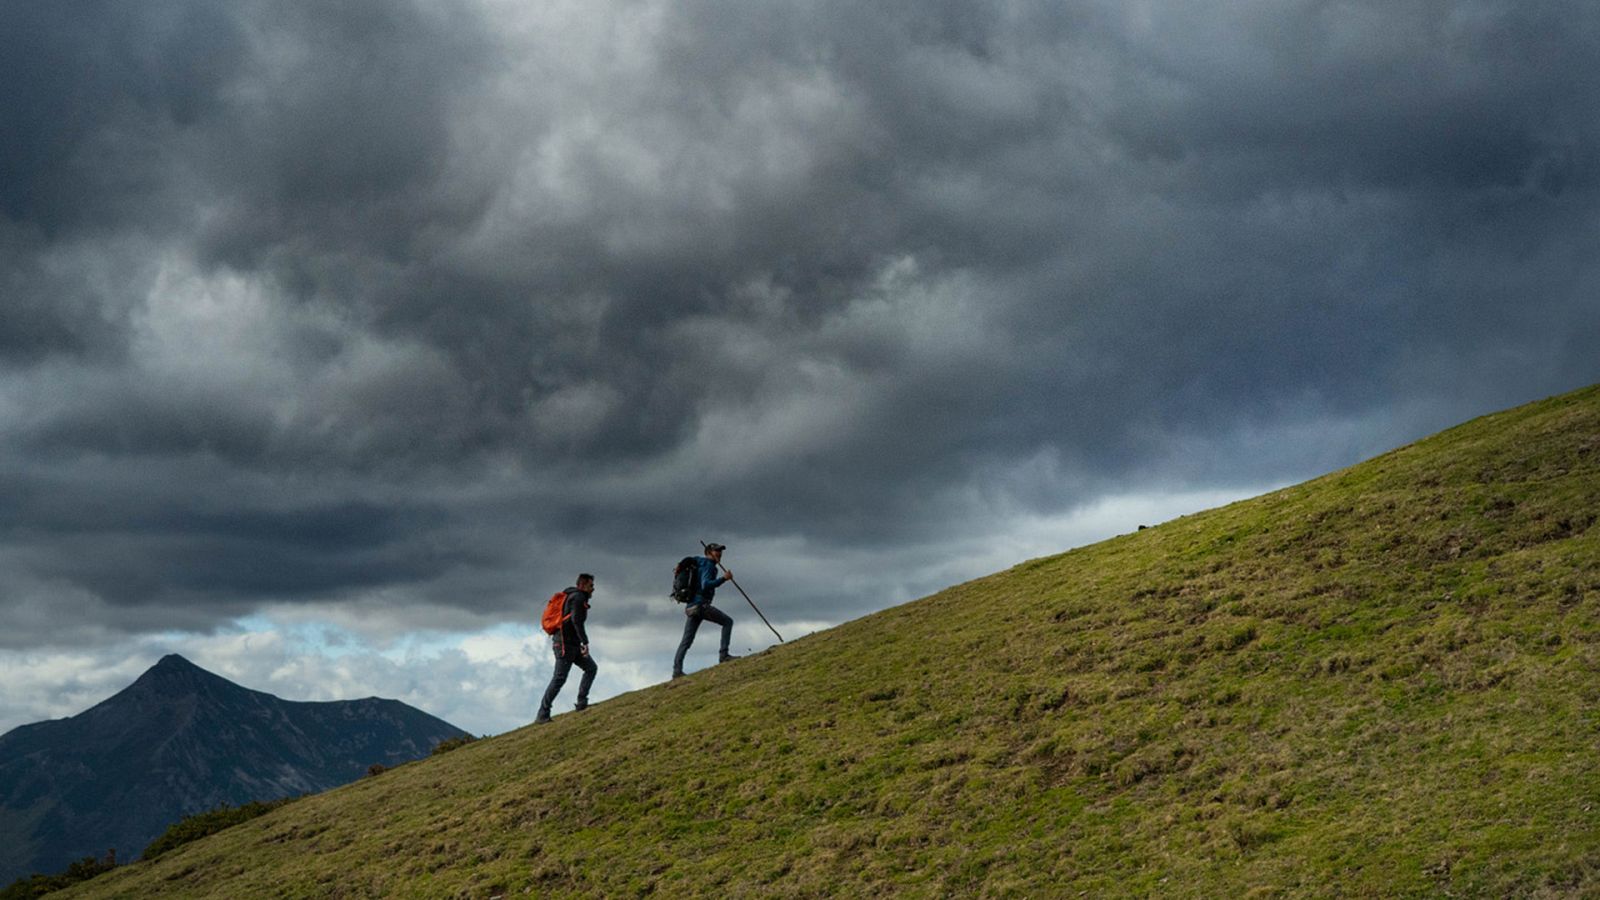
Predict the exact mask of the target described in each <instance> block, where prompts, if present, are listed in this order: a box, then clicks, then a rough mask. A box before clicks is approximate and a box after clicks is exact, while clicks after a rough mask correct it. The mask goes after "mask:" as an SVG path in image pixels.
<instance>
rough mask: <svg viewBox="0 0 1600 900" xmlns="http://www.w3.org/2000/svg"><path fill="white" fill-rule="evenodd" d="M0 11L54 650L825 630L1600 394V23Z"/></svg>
mask: <svg viewBox="0 0 1600 900" xmlns="http://www.w3.org/2000/svg"><path fill="white" fill-rule="evenodd" d="M3 15H4V16H5V17H6V18H7V19H8V20H9V21H8V22H7V25H8V26H9V27H6V28H3V29H0V34H3V35H4V37H0V84H3V85H4V87H0V170H3V171H4V173H5V176H6V177H5V178H4V179H0V286H3V287H4V289H5V294H4V300H3V301H0V302H3V314H4V316H5V319H6V322H5V327H4V328H3V329H0V494H3V495H4V496H5V497H6V498H7V502H6V505H5V511H4V512H3V513H0V547H3V548H4V549H5V550H6V551H7V558H8V559H11V560H13V561H14V562H15V564H16V565H15V567H14V568H13V574H12V575H11V576H10V577H11V578H12V580H13V583H12V586H11V588H10V591H9V595H10V596H11V597H14V598H19V599H16V600H12V601H5V602H6V603H7V605H6V606H3V607H0V615H5V616H9V617H10V618H11V619H12V620H13V621H14V622H17V623H21V622H24V621H26V622H29V623H33V624H32V625H30V626H29V628H30V629H32V630H30V631H29V634H30V635H37V634H39V631H38V628H39V624H38V623H41V622H48V621H50V619H49V616H40V615H38V614H37V609H36V608H35V607H36V605H37V603H40V602H46V601H47V598H49V597H52V596H57V595H60V596H70V597H72V598H75V599H73V600H72V601H71V602H70V603H67V604H66V605H67V606H71V607H72V608H75V609H91V608H92V609H97V610H101V613H99V614H103V615H105V616H107V617H108V621H111V622H113V625H108V627H114V628H116V629H120V630H123V631H138V630H141V629H159V628H178V627H184V628H190V627H206V626H207V624H208V623H209V624H212V625H214V624H217V623H221V622H225V621H227V620H229V619H231V618H235V617H237V616H239V615H242V614H245V613H248V612H249V611H251V610H252V609H256V608H260V607H262V606H263V605H267V604H277V605H282V604H291V605H292V604H324V605H328V604H331V605H335V606H337V605H339V604H346V605H349V606H351V608H358V607H359V608H361V609H370V608H385V609H388V610H389V611H390V614H391V615H393V616H394V617H396V618H397V619H400V620H404V619H405V617H406V616H408V615H412V616H415V617H416V618H417V620H418V621H421V620H422V619H424V618H426V619H427V620H428V621H430V622H431V621H435V620H437V618H438V615H439V614H438V610H440V609H445V610H458V611H459V612H460V615H461V616H462V617H463V621H465V620H466V619H468V618H471V619H472V620H473V621H478V620H479V619H478V618H474V617H484V618H488V619H493V618H495V617H504V616H510V615H513V614H520V612H521V611H523V610H525V608H526V605H527V602H528V601H527V597H528V594H529V585H531V584H541V585H542V584H544V583H546V582H549V581H555V580H562V579H565V578H567V577H568V570H569V569H574V568H590V569H600V568H603V567H604V568H606V571H607V574H608V576H609V577H610V579H611V580H610V581H609V582H608V583H609V584H615V585H617V586H618V589H619V593H621V594H623V595H625V596H626V597H627V598H629V599H626V600H619V603H618V606H616V607H614V609H615V610H616V611H617V613H618V614H619V615H626V616H633V617H635V618H648V617H651V616H659V615H662V613H661V612H660V610H659V609H657V608H655V607H652V606H651V605H650V604H649V602H647V601H646V600H644V599H642V598H644V597H653V596H654V595H655V594H656V593H659V590H658V588H659V585H657V584H656V581H658V580H659V578H658V576H659V574H660V572H659V571H658V570H659V569H661V567H662V566H663V565H664V564H666V563H663V562H662V560H666V562H667V563H670V561H671V559H673V558H675V557H676V556H678V555H681V554H682V553H683V552H686V550H687V549H692V547H693V538H694V537H696V536H699V537H707V538H709V537H717V538H718V539H724V540H727V541H729V542H730V543H733V542H734V541H742V542H743V543H742V545H741V546H744V547H749V548H752V550H751V551H750V552H751V556H747V557H746V559H751V560H752V561H753V562H754V563H755V564H757V565H758V566H759V567H760V568H758V571H766V572H767V573H769V579H770V580H769V581H768V584H767V586H768V588H769V590H771V591H772V592H773V595H774V599H775V600H776V606H777V612H778V613H779V615H780V616H787V617H790V618H792V619H794V620H801V619H805V620H814V621H833V620H837V619H839V618H842V617H844V616H847V615H851V614H854V613H856V612H859V611H862V610H863V609H864V608H871V607H873V606H875V605H881V604H882V603H883V602H888V601H889V600H892V599H903V598H904V597H905V596H906V595H907V594H911V595H914V592H915V591H920V590H924V589H927V588H931V587H936V586H938V584H939V583H940V582H939V579H940V578H945V577H959V576H961V575H962V574H963V573H965V574H976V572H967V571H966V570H965V569H963V568H961V567H960V566H955V567H953V568H952V567H950V566H947V565H945V564H943V563H941V560H949V559H954V558H959V559H965V560H976V559H979V558H980V556H973V555H972V551H971V547H972V545H973V544H974V543H975V542H978V543H981V542H982V541H983V540H984V537H983V536H985V535H987V536H990V539H991V540H992V541H994V542H995V543H996V545H997V546H1009V544H1007V541H1010V540H1012V537H1006V536H1007V535H1011V536H1013V537H1015V535H1017V534H1018V533H1019V532H1018V529H1022V528H1027V527H1032V526H1030V525H1028V524H1026V523H1029V522H1036V521H1045V520H1048V519H1049V517H1051V516H1056V517H1060V516H1066V515H1069V514H1071V513H1073V512H1074V511H1082V510H1085V509H1089V508H1091V507H1093V506H1094V504H1095V503H1096V502H1098V501H1101V500H1104V499H1105V498H1108V497H1119V496H1129V495H1145V496H1158V495H1164V494H1174V495H1175V494H1181V493H1184V492H1195V491H1206V490H1228V489H1244V488H1249V487H1261V486H1265V485H1267V484H1272V483H1278V482H1283V481H1288V480H1294V479H1299V478H1303V477H1306V476H1309V475H1313V474H1316V473H1317V472H1320V471H1324V470H1326V469H1329V468H1333V467H1336V466H1339V465H1344V464H1347V463H1350V462H1353V461H1355V460H1356V459H1358V458H1360V457H1362V456H1365V455H1368V454H1371V453H1374V452H1377V451H1380V450H1382V449H1386V448H1387V447H1389V446H1392V445H1394V444H1396V443H1399V442H1402V441H1405V440H1408V439H1411V438H1414V437H1416V436H1419V435H1421V434H1425V433H1428V432H1430V431H1432V430H1435V429H1437V428H1440V427H1443V426H1446V425H1449V424H1452V423H1454V422H1455V421H1458V420H1460V419H1462V418H1466V417H1468V416H1470V415H1473V414H1477V413H1480V412H1484V411H1486V410H1489V409H1493V408H1498V407H1502V406H1506V405H1511V404H1513V403H1518V402H1522V401H1525V400H1529V399H1533V398H1535V397H1538V396H1542V395H1545V394H1549V393H1554V392H1556V391H1560V390H1565V389H1568V388H1572V387H1576V386H1578V385H1580V384H1584V383H1587V382H1590V381H1593V380H1595V378H1596V376H1597V374H1600V371H1597V367H1596V365H1595V363H1594V354H1593V352H1592V347H1593V346H1594V342H1595V340H1596V339H1597V338H1600V303H1596V302H1595V297H1596V293H1595V292H1596V287H1597V285H1596V281H1597V264H1596V263H1595V262H1594V261H1593V260H1592V259H1591V257H1592V252H1591V248H1592V247H1593V246H1594V245H1595V241H1596V238H1597V236H1600V235H1597V234H1596V231H1597V221H1596V208H1597V207H1596V199H1597V196H1596V194H1597V182H1596V172H1597V168H1596V162H1597V160H1596V149H1597V140H1596V138H1597V135H1596V113H1595V112H1594V111H1595V110H1597V109H1600V102H1597V101H1600V81H1597V79H1600V76H1596V75H1595V74H1594V70H1593V67H1592V65H1590V61H1591V60H1592V59H1593V57H1594V53H1595V51H1596V50H1597V49H1600V33H1597V31H1600V13H1597V12H1594V11H1591V10H1590V9H1589V8H1588V7H1587V6H1585V5H1583V4H1576V3H1572V4H1542V5H1538V6H1536V7H1530V6H1528V5H1526V4H1520V5H1519V4H1513V3H1510V2H1504V3H1499V2H1485V3H1477V4H1472V5H1469V6H1463V5H1461V4H1456V3H1412V4H1403V5H1401V6H1399V7H1396V6H1395V5H1393V4H1383V3H1377V2H1370V3H1367V2H1343V3H1328V2H1309V0H1308V2H1300V3H1287V4H1278V5H1275V6H1271V7H1251V8H1238V9H1236V8H1232V7H1228V6H1226V5H1213V6H1210V7H1197V6H1193V5H1186V4H1142V5H1141V4H1134V5H1128V4H1121V3H1117V4H1113V3H1100V2H1076V3H1065V4H1063V3H1007V4H981V3H980V4H974V3H925V2H922V3H887V4H869V5H865V6H862V5H860V4H846V3H816V4H812V5H809V6H792V5H791V6H781V5H765V4H749V3H734V2H727V0H721V2H712V0H701V2H688V3H671V4H667V3H649V2H637V3H601V4H590V5H586V6H584V7H583V8H582V9H566V8H547V7H539V6H534V7H529V8H516V7H512V6H509V5H504V4H494V3H488V2H483V3H474V2H468V0H461V2H450V3H443V4H439V3H428V4H422V3H417V4H408V3H390V2H377V0H373V2H360V3H343V4H336V5H333V6H328V5H326V4H313V3H298V4H287V5H286V4H264V3H241V4H232V5H229V6H226V7H219V6H216V5H215V4H202V3H197V2H179V0H168V2H157V3H148V4H140V5H138V6H133V7H130V6H127V5H125V4H111V3H91V4H72V5H70V6H63V5H61V4H44V3H31V2H30V3H22V4H14V5H13V6H12V7H9V8H8V9H7V11H6V12H5V13H4V14H3ZM1019 523H1020V524H1019ZM1018 540H1020V539H1018ZM1024 543H1025V542H1023V543H1018V544H1017V546H1023V545H1024ZM686 545H687V546H686ZM1027 546H1029V547H1031V546H1032V545H1031V544H1030V545H1027ZM579 559H582V560H584V561H585V562H584V563H583V564H582V565H579V566H574V565H573V562H574V561H575V560H579ZM981 559H982V560H984V561H985V562H990V561H993V560H992V559H991V557H990V556H981ZM1000 561H1001V562H1003V561H1004V560H1003V559H1002V560H1000ZM973 564H976V563H973ZM827 565H835V566H840V565H848V566H850V567H852V568H850V569H849V575H850V577H852V578H856V579H859V580H860V584H861V590H855V591H839V590H836V589H834V588H833V587H831V586H829V585H830V582H829V580H828V579H818V578H817V577H816V576H815V575H814V569H815V568H816V567H819V566H827ZM535 593H536V592H535ZM22 598H27V599H22ZM40 598H45V599H40ZM24 603H26V604H29V606H28V608H27V609H26V610H24V609H23V608H22V607H23V604H24ZM74 604H76V605H74ZM141 617H142V618H141ZM17 633H18V634H21V632H20V631H19V632H17ZM18 639H19V640H24V638H21V637H19V638H18Z"/></svg>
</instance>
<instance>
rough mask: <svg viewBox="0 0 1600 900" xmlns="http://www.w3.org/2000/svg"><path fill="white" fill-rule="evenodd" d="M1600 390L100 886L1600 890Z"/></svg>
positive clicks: (646, 699) (1003, 575) (1064, 560)
mask: <svg viewBox="0 0 1600 900" xmlns="http://www.w3.org/2000/svg"><path fill="white" fill-rule="evenodd" d="M1595 510H1600V388H1595V387H1591V388H1587V389H1584V390H1581V391H1578V392H1574V393H1572V394H1568V395H1564V396H1562V397H1556V398H1551V399H1548V400H1545V401H1541V402H1538V403H1534V404H1529V405H1527V406H1524V407H1519V408H1517V409H1514V410H1508V411H1504V412H1500V413H1495V414H1492V415H1490V416H1485V417H1482V418H1479V419H1476V420H1473V421H1472V422H1469V423H1465V424H1463V425H1460V426H1457V427H1455V428H1452V429H1449V430H1447V431H1445V432H1442V433H1440V434H1438V435H1435V436H1433V437H1430V438H1427V439H1424V440H1422V441H1418V442H1416V443H1413V444H1409V445H1407V446H1405V447H1401V448H1397V449H1396V450H1393V451H1390V452H1389V453H1385V454H1382V455H1380V456H1378V457H1376V458H1375V459H1373V460H1370V461H1368V462H1366V463H1362V464H1359V465H1356V466H1352V467H1349V468H1346V469H1342V470H1340V471H1337V472H1333V473H1330V474H1328V475H1324V476H1322V477H1319V478H1316V479H1312V480H1311V481H1308V482H1305V483H1303V484H1300V485H1295V486H1292V487H1288V488H1284V489H1281V490H1278V491H1274V492H1271V493H1269V494H1266V495H1263V496H1262V497H1258V498H1255V499H1252V500H1246V501H1240V502H1238V503H1234V504H1230V505H1228V506H1224V507H1221V508H1218V509H1214V510H1209V511H1206V512H1203V513H1197V514H1194V515H1190V516H1185V517H1182V518H1180V519H1177V520H1174V521H1172V522H1168V523H1164V524H1162V525H1158V526H1155V527H1153V528H1149V529H1145V530H1141V531H1137V532H1133V533H1129V534H1126V535H1122V536H1119V537H1116V538H1112V539H1110V540H1108V541H1103V542H1101V543H1098V544H1095V545H1092V546H1089V547H1082V548H1078V549H1075V550H1071V551H1068V552H1066V553H1063V554H1059V555H1056V556H1051V557H1044V558H1040V559H1036V560H1030V561H1027V562H1024V563H1021V564H1019V565H1017V566H1014V567H1012V568H1010V569H1007V570H1005V571H1003V572H998V573H995V574H993V575H990V576H986V577H984V578H980V579H977V580H974V581H971V582H968V583H965V584H961V585H956V586H953V587H951V588H949V589H946V590H944V591H941V592H939V593H937V594H935V595H933V596H931V597H927V598H924V599H922V600H918V601H914V602H912V603H908V604H903V605H901V606H896V607H893V608H890V609H887V610H883V611H880V612H877V613H873V614H871V615H868V616H864V617H862V618H860V619H857V620H855V621H852V622H849V623H847V624H845V625H842V626H839V627H837V628H834V629H831V630H829V631H826V632H820V633H817V634H814V635H809V636H807V637H804V638H800V639H797V640H794V641H791V642H789V643H788V644H785V645H783V646H780V647H777V648H773V649H772V650H771V651H769V652H767V653H764V654H761V655H759V656H757V657H755V658H749V659H744V660H738V661H735V662H732V663H729V664H725V665H720V666H716V667H713V668H711V669H708V670H705V671H703V672H699V673H695V674H693V675H691V676H689V677H688V678H684V679H676V680H674V681H671V682H668V683H665V684H662V685H658V686H655V687H651V688H647V689H644V690H641V691H636V692H634V693H631V694H627V695H623V696H621V697H617V698H613V699H611V700H608V701H606V702H605V703H602V704H598V705H597V706H596V707H594V708H592V709H591V710H589V711H587V712H585V713H583V714H582V715H581V716H580V715H563V716H558V717H557V718H556V720H555V722H554V723H553V724H551V725H548V726H540V727H539V728H524V729H521V730H518V731H515V732H511V733H509V734H506V735H501V736H498V737H495V738H491V739H488V740H484V741H479V742H477V743H475V744H473V745H471V746H469V747H465V748H462V749H461V750H458V751H456V752H453V753H450V754H446V755H444V756H440V757H436V758H431V759H429V760H426V761H424V762H422V763H419V764H415V765H408V766H403V767H401V768H399V769H397V770H395V771H393V772H390V773H386V774H385V775H384V776H383V777H382V778H378V779H365V780H362V781H360V782H357V783H355V784H351V785H349V786H347V787H344V788H341V789H338V790H335V791H331V792H328V793H326V794H323V795H320V796H318V797H315V798H310V799H308V800H306V801H303V802H301V803H297V804H294V805H293V806H292V807H289V808H285V809H281V810H278V811H275V812H273V813H271V814H269V815H267V816H264V817H262V818H261V819H258V820H255V821H253V822H250V823H247V824H245V825H241V826H238V827H236V828H234V829H230V830H229V831H225V832H222V833H220V834H217V835H214V836H212V837H211V838H208V839H206V840H204V841H201V842H198V843H196V844H194V845H191V846H188V847H185V848H181V849H180V850H179V851H176V852H174V853H173V854H171V855H170V856H168V857H163V858H162V859H160V860H157V861H155V862H154V863H152V864H150V865H142V864H141V865H135V866H131V867H128V868H126V869H124V870H120V871H117V872H114V873H111V874H109V875H107V876H104V877H103V878H101V879H97V880H96V881H94V882H90V883H88V884H86V885H84V886H82V887H81V888H80V889H79V890H78V891H77V892H76V893H75V894H74V895H75V896H147V895H155V894H159V893H161V892H163V891H167V890H177V891H180V892H182V893H185V894H188V895H193V896H215V897H224V896H237V895H241V894H250V893H260V892H280V893H287V894H291V895H294V894H299V895H315V894H325V893H328V892H330V891H338V892H340V893H343V894H346V895H350V896H417V897H426V896H441V895H453V896H464V897H496V896H506V895H511V894H516V893H522V892H532V893H535V894H538V895H541V896H550V895H574V896H583V895H596V894H604V895H617V894H646V893H654V892H661V893H666V894H669V895H674V896H681V895H709V894H734V895H739V894H761V895H764V896H765V895H771V896H817V895H831V894H841V895H863V894H876V893H888V892H893V893H905V894H911V895H926V896H948V895H951V894H957V895H967V894H986V895H1020V896H1031V895H1066V896H1076V895H1087V896H1106V895H1115V896H1128V895H1163V896H1205V897H1211V896H1225V895H1235V894H1237V895H1250V894H1255V895H1261V896H1276V895H1294V896H1350V895H1362V896H1370V895H1384V896H1417V897H1431V896H1441V895H1446V894H1452V895H1457V896H1459V895H1470V896H1505V895H1514V896H1541V895H1547V896H1560V895H1568V894H1595V893H1600V814H1597V813H1596V812H1595V807H1596V806H1600V803H1597V802H1595V801H1594V799H1593V798H1595V797H1597V796H1600V758H1597V757H1600V755H1597V754H1596V753H1595V752H1594V750H1595V748H1596V747H1600V717H1597V716H1596V715H1595V714H1594V712H1593V711H1594V710H1595V709H1597V708H1600V529H1597V528H1596V527H1595V524H1596V517H1595V512H1594V511H1595Z"/></svg>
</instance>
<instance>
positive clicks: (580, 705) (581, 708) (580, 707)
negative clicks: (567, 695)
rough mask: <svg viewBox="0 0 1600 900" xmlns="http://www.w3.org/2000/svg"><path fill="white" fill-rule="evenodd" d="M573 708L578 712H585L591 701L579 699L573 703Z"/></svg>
mask: <svg viewBox="0 0 1600 900" xmlns="http://www.w3.org/2000/svg"><path fill="white" fill-rule="evenodd" d="M572 708H573V710H574V711H576V712H583V711H584V710H586V709H588V708H589V701H587V700H579V701H578V702H577V703H576V704H574V705H573V707H572Z"/></svg>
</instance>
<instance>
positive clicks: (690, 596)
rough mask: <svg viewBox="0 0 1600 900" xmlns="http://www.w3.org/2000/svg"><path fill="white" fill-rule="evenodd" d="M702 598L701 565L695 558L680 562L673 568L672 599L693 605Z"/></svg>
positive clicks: (689, 557) (686, 557)
mask: <svg viewBox="0 0 1600 900" xmlns="http://www.w3.org/2000/svg"><path fill="white" fill-rule="evenodd" d="M699 596H700V564H699V562H698V561H697V560H696V559H695V557H693V556H685V557H684V558H683V559H680V560H678V564H677V565H676V566H673V568H672V599H674V600H676V601H678V602H679V603H693V602H694V600H695V598H697V597H699Z"/></svg>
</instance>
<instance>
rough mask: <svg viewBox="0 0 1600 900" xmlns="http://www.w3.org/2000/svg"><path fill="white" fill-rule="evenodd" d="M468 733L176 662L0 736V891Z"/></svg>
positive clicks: (365, 703) (170, 658) (407, 714)
mask: <svg viewBox="0 0 1600 900" xmlns="http://www.w3.org/2000/svg"><path fill="white" fill-rule="evenodd" d="M464 733H465V732H463V731H461V730H460V729H458V728H456V727H455V726H453V725H450V724H449V723H447V722H444V721H443V720H440V719H437V718H435V717H433V716H430V715H428V714H426V713H423V712H421V711H420V710H416V709H413V708H411V707H409V706H406V705H405V704H403V703H401V702H399V701H397V700H382V699H378V698H367V699H363V700H349V701H344V700H339V701H321V702H316V701H313V702H304V701H289V700H282V699H280V698H278V697H275V696H273V695H272V694H268V693H265V692H262V691H256V690H252V689H249V688H245V687H242V686H240V685H237V684H235V683H233V682H231V681H229V680H227V679H225V678H223V677H221V676H219V675H216V674H214V673H211V672H208V671H206V670H204V669H202V668H200V667H199V666H196V665H194V664H193V663H191V662H189V661H188V660H187V659H185V658H183V657H182V656H179V655H177V654H169V655H167V656H164V657H162V658H161V660H159V661H158V662H157V663H156V664H155V665H153V666H151V667H150V668H149V669H147V670H146V671H145V672H144V673H143V674H141V675H140V676H139V677H138V678H137V679H135V680H134V682H133V683H132V684H130V685H128V686H127V687H126V688H123V689H122V690H121V691H118V692H117V693H115V694H113V695H112V696H110V697H108V698H106V699H105V700H103V701H101V702H99V703H96V704H95V705H93V706H91V707H89V708H88V709H86V710H84V711H83V712H81V713H79V714H77V715H75V716H71V717H68V718H64V719H52V720H48V721H44V722H35V723H30V724H28V725H22V726H18V727H17V728H14V729H12V730H11V731H8V732H6V733H5V734H4V735H0V836H4V837H6V838H8V839H7V840H5V841H0V881H9V880H10V879H12V878H16V877H20V876H22V875H26V874H28V873H30V872H34V871H44V872H50V871H56V870H58V869H60V868H62V867H63V866H65V865H66V864H67V863H69V862H72V861H74V860H77V859H80V858H82V857H84V856H95V857H100V856H103V855H105V853H106V851H107V850H110V849H113V848H114V849H115V850H116V851H117V852H118V853H119V854H120V855H121V856H122V858H123V859H129V858H132V857H134V856H136V855H137V854H138V853H139V852H140V851H141V850H142V849H143V848H144V847H145V845H147V844H148V843H149V842H150V841H151V840H153V839H154V838H155V837H156V836H157V835H159V834H160V833H161V831H162V830H163V829H165V828H166V826H168V825H170V824H172V823H174V822H176V821H177V820H178V819H181V818H182V817H183V816H186V815H190V814H193V813H197V812H202V811H205V810H208V809H212V808H214V807H216V806H218V805H222V804H228V805H239V804H243V803H247V802H250V801H254V800H275V799H279V798H282V797H288V796H295V795H299V794H308V793H316V792H318V791H323V790H327V789H329V788H332V787H336V786H338V785H340V784H345V783H347V782H349V781H352V780H354V779H356V778H359V777H361V775H362V774H364V773H365V771H366V769H367V767H368V766H370V765H371V764H373V763H380V764H383V765H395V764H398V763H400V762H405V761H409V760H412V759H417V758H420V757H422V756H426V755H427V754H428V753H429V752H430V751H431V749H432V746H433V744H435V743H437V742H438V741H440V740H445V739H448V738H452V737H458V736H460V735H462V734H464Z"/></svg>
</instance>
